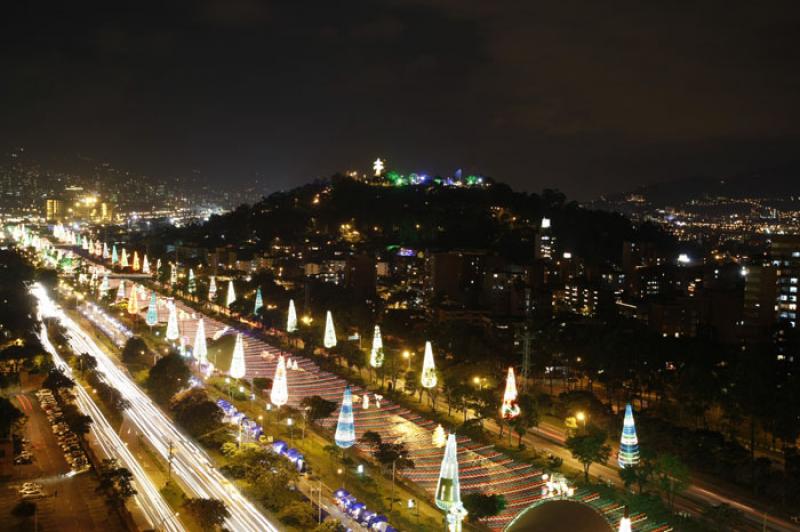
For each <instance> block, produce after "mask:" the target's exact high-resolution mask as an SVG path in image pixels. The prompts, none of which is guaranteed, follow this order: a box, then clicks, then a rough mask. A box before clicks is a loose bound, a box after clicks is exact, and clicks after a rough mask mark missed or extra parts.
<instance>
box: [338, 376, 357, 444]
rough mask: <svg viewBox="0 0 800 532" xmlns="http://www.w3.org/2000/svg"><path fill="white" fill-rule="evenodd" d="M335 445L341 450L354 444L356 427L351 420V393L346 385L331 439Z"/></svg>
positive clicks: (353, 420)
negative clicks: (334, 432) (334, 431)
mask: <svg viewBox="0 0 800 532" xmlns="http://www.w3.org/2000/svg"><path fill="white" fill-rule="evenodd" d="M333 439H334V441H335V442H336V445H338V446H339V447H341V448H342V449H347V448H349V447H352V446H353V444H355V443H356V425H355V418H353V392H352V391H351V390H350V386H349V385H348V386H347V387H346V388H345V389H344V395H343V396H342V407H341V408H340V409H339V421H338V422H337V423H336V434H335V435H334V437H333Z"/></svg>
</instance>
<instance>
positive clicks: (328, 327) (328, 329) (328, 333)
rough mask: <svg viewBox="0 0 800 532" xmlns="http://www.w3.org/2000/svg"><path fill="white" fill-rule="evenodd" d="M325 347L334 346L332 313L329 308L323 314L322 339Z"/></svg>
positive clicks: (334, 332)
mask: <svg viewBox="0 0 800 532" xmlns="http://www.w3.org/2000/svg"><path fill="white" fill-rule="evenodd" d="M322 345H324V346H325V349H332V348H334V347H336V330H335V329H334V328H333V314H331V311H330V310H329V311H328V313H327V314H326V315H325V336H324V337H323V339H322Z"/></svg>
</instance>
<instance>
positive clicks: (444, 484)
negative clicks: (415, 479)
mask: <svg viewBox="0 0 800 532" xmlns="http://www.w3.org/2000/svg"><path fill="white" fill-rule="evenodd" d="M435 501H436V506H438V507H439V508H440V509H442V510H444V511H445V512H446V513H445V518H446V520H447V529H448V530H449V531H451V532H461V522H462V521H463V520H464V518H465V517H466V515H467V511H466V510H465V509H464V505H463V504H462V503H461V486H460V483H459V481H458V449H457V446H456V435H455V434H450V435H448V436H447V444H446V446H445V449H444V457H443V458H442V466H441V468H440V469H439V480H438V481H437V483H436V496H435Z"/></svg>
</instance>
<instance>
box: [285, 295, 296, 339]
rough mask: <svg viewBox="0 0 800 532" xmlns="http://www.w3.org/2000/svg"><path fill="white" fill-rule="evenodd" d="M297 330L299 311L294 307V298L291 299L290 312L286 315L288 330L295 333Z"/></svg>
mask: <svg viewBox="0 0 800 532" xmlns="http://www.w3.org/2000/svg"><path fill="white" fill-rule="evenodd" d="M296 330H297V311H296V310H295V309H294V299H290V300H289V314H288V316H287V317H286V332H288V333H293V332H295V331H296Z"/></svg>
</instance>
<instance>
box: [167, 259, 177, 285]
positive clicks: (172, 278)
mask: <svg viewBox="0 0 800 532" xmlns="http://www.w3.org/2000/svg"><path fill="white" fill-rule="evenodd" d="M177 282H178V267H177V266H176V265H175V264H173V263H170V265H169V284H170V286H172V287H174V286H175V283H177Z"/></svg>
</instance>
